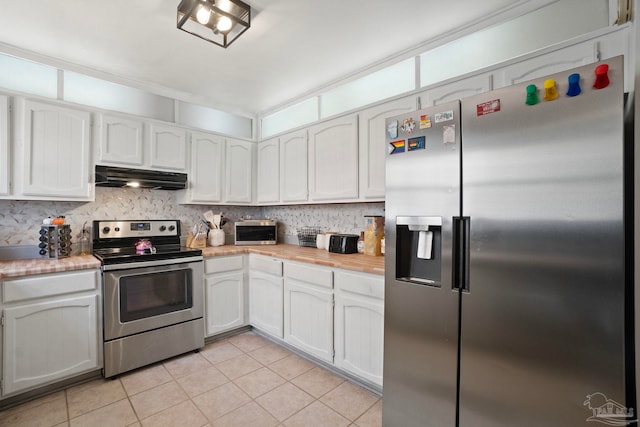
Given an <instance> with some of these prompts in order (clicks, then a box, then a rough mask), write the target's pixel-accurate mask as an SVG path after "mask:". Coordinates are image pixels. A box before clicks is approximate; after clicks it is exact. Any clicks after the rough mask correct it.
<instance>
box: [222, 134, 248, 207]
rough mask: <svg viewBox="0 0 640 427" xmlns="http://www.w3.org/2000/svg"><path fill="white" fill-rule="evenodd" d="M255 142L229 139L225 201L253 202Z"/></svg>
mask: <svg viewBox="0 0 640 427" xmlns="http://www.w3.org/2000/svg"><path fill="white" fill-rule="evenodd" d="M254 149H255V144H254V143H253V142H246V141H238V140H235V139H227V153H226V180H225V189H226V194H225V201H226V202H227V203H230V202H233V203H251V202H252V197H253V191H252V190H253V151H254Z"/></svg>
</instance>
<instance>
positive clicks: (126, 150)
mask: <svg viewBox="0 0 640 427" xmlns="http://www.w3.org/2000/svg"><path fill="white" fill-rule="evenodd" d="M142 143H143V140H142V122H140V121H136V120H128V119H124V118H121V117H115V116H109V115H106V114H103V115H102V118H101V131H100V158H99V161H100V162H111V163H117V164H123V165H134V166H140V165H142V162H143V159H142Z"/></svg>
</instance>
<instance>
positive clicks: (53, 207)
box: [0, 187, 384, 246]
mask: <svg viewBox="0 0 640 427" xmlns="http://www.w3.org/2000/svg"><path fill="white" fill-rule="evenodd" d="M176 196H177V193H176V192H173V191H165V190H141V189H120V188H104V187H96V200H95V202H89V203H84V202H48V201H47V202H45V201H17V200H0V246H16V245H37V244H38V237H39V234H38V231H39V230H40V225H41V224H42V220H43V219H44V218H46V217H47V216H55V215H64V216H65V217H66V221H67V223H68V224H70V225H71V230H72V232H73V241H76V242H77V240H78V238H79V236H80V233H81V231H82V226H83V224H84V223H85V222H86V223H87V226H91V222H92V221H93V220H94V219H160V218H171V219H179V220H180V221H181V223H182V228H183V231H182V234H183V236H186V234H187V233H188V230H189V229H190V228H191V227H192V226H193V225H194V224H196V223H198V222H199V221H200V219H201V218H202V214H203V213H204V212H206V211H207V210H209V209H211V210H213V211H214V212H215V213H218V212H222V213H223V214H224V216H225V217H227V218H228V219H229V220H230V221H229V224H227V225H226V226H224V227H223V228H224V229H225V233H226V234H227V243H232V242H233V221H236V220H238V219H240V218H241V217H243V216H244V217H253V218H264V217H269V218H273V219H275V220H277V221H278V226H279V239H280V240H281V241H286V242H287V243H289V242H290V243H297V235H296V233H297V229H298V227H301V226H304V225H318V226H320V227H322V229H323V230H326V231H338V232H345V233H359V231H361V230H363V229H364V218H363V216H364V215H383V214H384V204H383V203H354V204H342V205H305V206H277V207H268V208H260V207H252V206H199V205H179V204H178V203H177V202H176Z"/></svg>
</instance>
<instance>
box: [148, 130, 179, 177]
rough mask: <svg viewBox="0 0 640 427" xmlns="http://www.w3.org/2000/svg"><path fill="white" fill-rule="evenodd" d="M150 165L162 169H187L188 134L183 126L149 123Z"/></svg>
mask: <svg viewBox="0 0 640 427" xmlns="http://www.w3.org/2000/svg"><path fill="white" fill-rule="evenodd" d="M149 138H150V148H151V153H150V154H151V160H150V163H149V164H150V166H151V167H152V168H160V169H175V170H178V171H184V170H186V169H187V135H186V131H185V130H184V129H182V128H179V127H176V126H170V125H163V124H159V123H151V124H150V125H149Z"/></svg>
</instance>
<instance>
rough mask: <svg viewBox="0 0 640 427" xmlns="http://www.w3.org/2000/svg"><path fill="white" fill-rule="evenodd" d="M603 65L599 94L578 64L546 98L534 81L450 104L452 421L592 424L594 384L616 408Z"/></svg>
mask: <svg viewBox="0 0 640 427" xmlns="http://www.w3.org/2000/svg"><path fill="white" fill-rule="evenodd" d="M606 62H607V63H608V64H609V66H610V71H609V77H610V80H611V84H610V85H609V86H608V87H606V88H603V89H599V90H596V89H593V88H592V84H593V81H594V79H593V76H594V69H595V67H596V65H589V66H584V67H580V68H578V69H576V70H572V71H571V72H566V73H559V74H557V75H554V76H551V78H553V79H555V81H556V84H557V89H558V92H559V97H558V98H557V99H555V100H552V101H545V100H543V93H542V91H543V89H542V88H543V85H544V81H545V79H539V80H536V81H534V82H530V83H534V84H536V85H537V88H538V93H539V97H540V102H539V103H538V104H536V105H526V104H525V98H526V94H527V89H526V87H527V84H519V85H515V86H512V87H509V88H505V89H501V90H497V91H494V92H491V93H487V94H483V95H478V96H473V97H470V98H466V99H464V100H463V102H462V122H463V125H464V130H463V131H464V133H463V136H464V139H463V156H462V159H463V170H462V176H463V178H462V180H463V193H462V194H463V202H462V209H463V213H464V215H468V216H470V217H471V246H470V285H469V292H464V293H463V294H462V320H461V359H460V426H463V427H511V426H519V427H527V426H531V427H539V426H545V427H553V426H557V427H566V426H581V425H591V424H593V423H589V422H587V419H588V418H589V417H591V416H593V415H595V411H596V410H597V406H598V405H600V404H603V403H604V402H597V400H598V399H593V400H592V401H591V402H589V401H588V399H589V396H590V395H592V394H593V393H598V392H599V393H602V394H603V395H605V396H606V399H611V400H612V401H614V402H613V403H614V404H615V403H619V404H620V405H621V406H623V405H625V394H624V312H625V307H624V293H625V285H624V284H625V276H624V267H625V264H624V256H625V254H624V227H623V226H624V224H623V75H622V60H621V58H614V60H610V61H606ZM573 73H579V74H580V76H581V80H580V81H581V85H582V93H581V94H579V95H578V96H575V97H569V96H567V95H566V92H567V86H568V84H567V81H568V76H569V75H570V74H573ZM385 392H386V390H385ZM385 399H386V393H385Z"/></svg>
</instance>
